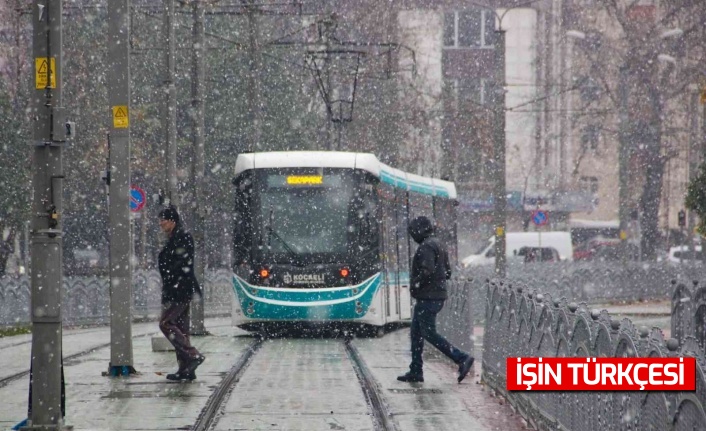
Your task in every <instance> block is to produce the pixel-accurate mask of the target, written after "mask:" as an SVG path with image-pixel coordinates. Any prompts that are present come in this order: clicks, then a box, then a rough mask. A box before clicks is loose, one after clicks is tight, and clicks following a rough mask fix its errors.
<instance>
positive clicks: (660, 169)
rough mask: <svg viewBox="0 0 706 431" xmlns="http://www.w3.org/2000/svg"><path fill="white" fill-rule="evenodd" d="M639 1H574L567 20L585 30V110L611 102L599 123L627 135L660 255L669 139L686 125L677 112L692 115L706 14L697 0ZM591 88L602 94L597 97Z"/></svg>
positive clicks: (644, 222) (645, 242)
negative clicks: (690, 91)
mask: <svg viewBox="0 0 706 431" xmlns="http://www.w3.org/2000/svg"><path fill="white" fill-rule="evenodd" d="M638 3H639V2H638V1H636V0H596V1H595V2H594V4H593V6H591V7H580V6H576V5H574V6H573V7H568V8H567V10H566V11H565V16H564V21H563V24H564V28H565V31H567V32H568V31H571V30H573V31H574V36H575V35H579V36H580V37H579V39H580V40H576V41H575V44H576V45H577V48H578V49H577V50H576V52H575V55H576V56H577V57H579V58H580V59H582V60H583V61H578V62H577V63H578V64H577V65H575V67H576V68H577V69H580V68H584V71H585V72H586V74H587V75H588V76H587V77H586V78H585V82H583V83H582V84H583V86H582V88H581V89H582V91H584V92H586V93H588V94H589V97H585V98H584V103H583V106H582V107H581V108H580V109H579V110H581V109H584V110H589V109H597V108H604V109H605V111H604V112H605V116H602V117H603V120H602V121H598V122H599V123H600V124H602V126H601V127H602V130H603V131H604V132H607V133H609V134H613V135H614V136H616V137H617V139H618V141H620V142H621V147H622V151H620V152H619V153H620V157H623V158H626V160H623V161H622V163H626V166H630V167H632V168H633V169H632V170H631V171H630V175H629V178H630V181H631V182H633V183H634V187H636V188H637V189H638V190H639V191H638V196H637V197H636V199H634V198H633V200H635V201H636V202H635V203H634V205H635V206H636V207H637V208H632V209H638V210H639V211H638V212H639V219H640V226H641V230H642V237H641V239H640V241H641V249H642V253H643V257H644V258H653V257H654V256H655V253H656V250H657V245H658V243H659V239H660V232H659V227H658V215H659V210H660V201H661V196H662V189H663V178H664V172H665V165H666V163H667V161H668V160H669V159H670V157H673V155H674V153H673V152H672V151H670V149H669V148H668V146H667V145H666V143H667V142H669V141H670V140H676V139H678V138H679V137H680V136H682V135H683V133H684V132H685V130H684V129H683V128H680V127H672V125H673V122H674V118H679V117H680V116H682V117H686V114H687V109H688V107H689V106H690V105H689V103H688V97H689V94H688V91H687V87H688V85H689V84H691V83H694V82H697V81H698V79H699V77H698V76H699V73H700V72H699V63H701V64H703V62H704V60H706V55H705V50H704V48H705V47H706V40H705V39H704V37H703V23H704V17H705V16H706V15H705V13H704V8H703V3H702V2H700V1H698V0H676V1H669V2H661V4H660V6H659V8H658V7H656V6H645V5H643V4H638ZM569 35H571V34H569ZM592 91H596V92H598V93H599V94H598V95H597V97H590V93H591V92H592ZM671 116H673V117H671ZM583 118H584V119H585V118H586V117H583ZM593 120H594V122H596V118H594V119H593ZM606 120H607V121H606ZM606 124H607V126H605V125H606ZM611 124H613V125H617V127H616V128H613V129H611ZM616 129H617V130H616ZM624 186H627V185H624ZM621 204H622V205H631V204H630V203H628V202H621ZM624 210H625V209H624Z"/></svg>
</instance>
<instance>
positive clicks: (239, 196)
mask: <svg viewBox="0 0 706 431" xmlns="http://www.w3.org/2000/svg"><path fill="white" fill-rule="evenodd" d="M251 192H252V180H251V179H250V178H249V176H246V177H241V178H239V179H238V180H237V181H236V184H235V211H234V212H233V263H234V264H235V265H240V264H242V263H245V262H246V261H247V258H248V252H249V250H250V248H251V246H252V212H251V210H250V197H251Z"/></svg>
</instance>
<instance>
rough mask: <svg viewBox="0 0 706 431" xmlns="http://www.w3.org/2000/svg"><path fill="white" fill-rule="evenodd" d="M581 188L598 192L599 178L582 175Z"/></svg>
mask: <svg viewBox="0 0 706 431" xmlns="http://www.w3.org/2000/svg"><path fill="white" fill-rule="evenodd" d="M579 185H580V187H581V190H584V191H587V192H591V193H598V178H596V177H581V178H580V179H579Z"/></svg>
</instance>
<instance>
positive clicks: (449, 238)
mask: <svg viewBox="0 0 706 431" xmlns="http://www.w3.org/2000/svg"><path fill="white" fill-rule="evenodd" d="M434 210H435V213H436V236H437V238H439V240H441V241H442V242H443V243H444V245H445V246H446V248H447V250H448V253H449V259H450V260H451V264H452V265H455V264H456V258H457V253H456V201H454V200H451V199H445V198H440V197H435V198H434Z"/></svg>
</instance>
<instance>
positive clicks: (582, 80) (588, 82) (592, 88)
mask: <svg viewBox="0 0 706 431" xmlns="http://www.w3.org/2000/svg"><path fill="white" fill-rule="evenodd" d="M578 82H579V93H580V94H581V99H582V100H583V101H584V102H585V103H592V102H595V101H597V100H599V99H600V98H601V86H600V84H599V83H598V82H597V81H596V80H595V79H594V78H591V77H590V76H582V77H579V78H578Z"/></svg>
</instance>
